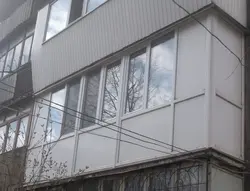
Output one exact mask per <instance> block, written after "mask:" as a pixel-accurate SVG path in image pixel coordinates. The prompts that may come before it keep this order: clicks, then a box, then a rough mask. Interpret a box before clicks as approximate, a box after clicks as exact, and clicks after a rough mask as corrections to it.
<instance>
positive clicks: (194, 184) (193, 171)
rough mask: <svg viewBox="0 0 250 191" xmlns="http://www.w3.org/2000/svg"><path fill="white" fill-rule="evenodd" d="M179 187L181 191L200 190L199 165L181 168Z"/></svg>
mask: <svg viewBox="0 0 250 191" xmlns="http://www.w3.org/2000/svg"><path fill="white" fill-rule="evenodd" d="M177 187H178V190H180V191H198V190H199V167H198V166H197V167H190V168H184V169H179V170H178V180H177Z"/></svg>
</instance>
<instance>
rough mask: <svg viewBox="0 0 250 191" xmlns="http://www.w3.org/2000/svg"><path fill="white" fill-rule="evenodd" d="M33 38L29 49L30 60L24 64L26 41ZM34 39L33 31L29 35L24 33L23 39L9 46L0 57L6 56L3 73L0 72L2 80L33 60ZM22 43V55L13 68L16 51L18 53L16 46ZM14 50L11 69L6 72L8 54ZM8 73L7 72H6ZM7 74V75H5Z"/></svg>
mask: <svg viewBox="0 0 250 191" xmlns="http://www.w3.org/2000/svg"><path fill="white" fill-rule="evenodd" d="M30 37H31V38H32V39H31V45H30V47H29V48H30V50H29V58H28V62H25V63H24V64H22V57H23V53H24V47H25V42H26V40H27V39H28V38H30ZM33 41H34V32H31V34H29V35H27V34H25V35H23V37H22V39H21V40H19V41H18V42H17V43H15V45H13V46H11V47H10V46H9V45H8V46H7V49H6V52H5V53H3V54H2V55H1V57H0V59H2V58H3V57H5V59H4V64H3V68H2V70H1V74H0V80H1V79H4V78H6V77H7V76H10V75H12V74H13V73H15V72H17V71H18V70H19V69H20V68H22V67H23V66H24V65H26V64H27V63H29V62H30V60H31V53H32V47H33ZM20 44H21V50H20V55H19V59H18V64H17V65H18V66H17V67H16V68H15V69H14V70H13V69H12V68H13V61H14V57H15V53H16V47H17V46H18V45H20ZM12 50H13V55H12V58H11V66H10V70H9V71H8V72H5V71H6V70H5V66H6V63H7V57H8V54H9V52H10V51H12ZM5 73H6V74H5ZM4 74H5V75H4Z"/></svg>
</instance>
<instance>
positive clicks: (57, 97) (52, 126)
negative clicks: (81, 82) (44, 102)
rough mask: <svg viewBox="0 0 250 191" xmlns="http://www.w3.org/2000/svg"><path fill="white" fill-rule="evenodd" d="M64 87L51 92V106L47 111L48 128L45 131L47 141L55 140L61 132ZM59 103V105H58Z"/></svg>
mask: <svg viewBox="0 0 250 191" xmlns="http://www.w3.org/2000/svg"><path fill="white" fill-rule="evenodd" d="M65 94H66V91H65V88H64V89H61V90H59V91H57V92H55V93H53V94H52V98H51V107H50V111H49V121H48V128H47V132H46V137H47V141H48V142H51V141H55V140H57V139H59V137H60V134H61V127H62V120H63V113H64V112H63V111H64V102H65ZM59 105H61V106H59Z"/></svg>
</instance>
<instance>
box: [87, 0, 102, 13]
mask: <svg viewBox="0 0 250 191" xmlns="http://www.w3.org/2000/svg"><path fill="white" fill-rule="evenodd" d="M105 1H107V0H88V2H87V11H86V12H87V13H88V12H90V11H93V10H94V9H96V8H97V7H99V6H100V5H101V4H103V3H104V2H105Z"/></svg>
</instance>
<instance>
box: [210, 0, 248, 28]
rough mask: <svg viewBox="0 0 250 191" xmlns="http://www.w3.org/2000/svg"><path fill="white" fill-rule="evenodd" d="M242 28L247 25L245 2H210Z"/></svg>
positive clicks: (243, 0) (237, 0)
mask: <svg viewBox="0 0 250 191" xmlns="http://www.w3.org/2000/svg"><path fill="white" fill-rule="evenodd" d="M212 1H213V2H214V3H215V4H216V5H217V6H219V7H220V8H221V9H222V10H223V11H225V12H226V13H228V14H229V15H231V16H232V17H233V18H234V19H235V20H237V21H238V22H239V23H241V24H242V25H243V26H246V25H247V5H246V1H247V0H212Z"/></svg>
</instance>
